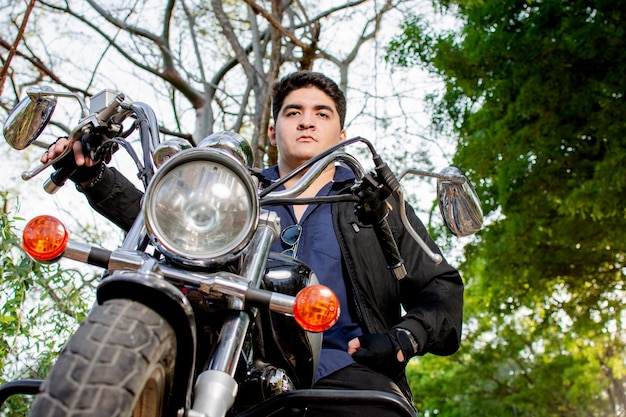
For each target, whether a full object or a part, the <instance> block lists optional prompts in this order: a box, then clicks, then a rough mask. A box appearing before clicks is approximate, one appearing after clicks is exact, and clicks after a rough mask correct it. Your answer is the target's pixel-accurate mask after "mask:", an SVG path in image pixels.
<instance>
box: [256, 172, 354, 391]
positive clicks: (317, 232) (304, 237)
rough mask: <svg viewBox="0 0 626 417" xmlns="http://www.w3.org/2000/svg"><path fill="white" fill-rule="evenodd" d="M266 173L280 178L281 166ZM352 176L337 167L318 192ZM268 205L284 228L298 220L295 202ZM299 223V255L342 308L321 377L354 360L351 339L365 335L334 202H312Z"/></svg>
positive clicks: (278, 247)
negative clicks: (353, 302)
mask: <svg viewBox="0 0 626 417" xmlns="http://www.w3.org/2000/svg"><path fill="white" fill-rule="evenodd" d="M263 174H264V175H265V177H266V178H267V179H269V180H272V181H276V180H277V179H279V174H278V167H272V168H268V169H266V170H264V171H263ZM351 178H354V176H353V174H352V172H351V171H350V170H348V169H346V168H342V167H337V168H336V170H335V175H334V178H333V181H331V182H329V183H328V184H326V185H325V186H324V187H322V189H321V190H320V191H319V192H318V193H317V195H318V196H328V195H336V194H338V193H339V191H340V190H339V189H336V188H333V184H334V183H335V182H339V181H345V180H349V179H351ZM268 209H269V210H272V211H275V212H276V213H277V214H278V216H279V217H280V223H281V228H282V229H285V228H286V227H288V226H291V225H293V224H295V223H297V221H296V217H295V214H294V211H293V207H292V206H271V207H268ZM299 224H300V226H301V227H302V234H301V236H300V240H299V241H298V246H297V252H296V254H295V256H296V257H297V258H298V259H300V260H301V261H303V262H304V263H306V264H307V265H308V266H309V267H310V268H311V269H312V270H313V272H315V275H316V276H317V278H318V280H319V282H320V284H323V285H326V286H327V287H329V288H330V289H332V290H333V291H334V292H335V294H336V295H337V297H338V298H339V304H340V309H341V314H340V316H339V319H338V320H337V323H335V325H334V326H333V327H331V328H330V329H328V330H327V331H325V332H324V340H323V343H322V352H321V355H320V362H319V365H318V368H317V373H316V377H315V380H316V381H317V380H319V379H321V378H323V377H325V376H327V375H330V374H331V373H333V372H335V371H338V370H339V369H342V368H344V367H345V366H348V365H350V364H352V363H354V360H353V359H352V356H351V355H349V354H348V352H347V350H348V341H350V340H351V339H353V338H355V337H358V336H361V335H362V334H363V331H362V330H361V328H360V327H359V325H358V323H357V322H356V321H355V320H354V319H353V317H352V316H351V308H350V306H349V304H348V289H347V288H346V277H345V276H344V270H343V266H342V260H341V250H340V248H339V243H338V242H337V237H336V236H335V230H334V228H333V221H332V212H331V204H315V205H313V204H312V205H309V206H308V207H307V209H306V211H305V212H304V214H303V215H302V218H301V219H300V223H299ZM288 248H289V247H288V246H287V245H285V244H284V243H283V242H282V241H281V240H280V239H278V240H277V241H276V242H274V244H273V246H272V250H274V251H276V252H282V251H283V250H285V249H288Z"/></svg>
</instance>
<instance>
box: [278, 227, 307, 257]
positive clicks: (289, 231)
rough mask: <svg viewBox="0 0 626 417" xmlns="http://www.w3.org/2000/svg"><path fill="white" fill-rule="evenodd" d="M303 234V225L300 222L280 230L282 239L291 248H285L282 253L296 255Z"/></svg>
mask: <svg viewBox="0 0 626 417" xmlns="http://www.w3.org/2000/svg"><path fill="white" fill-rule="evenodd" d="M300 236H302V226H300V225H299V224H292V225H291V226H287V227H285V228H284V229H283V231H282V232H280V240H281V241H282V242H283V243H284V244H285V245H287V246H289V248H287V249H285V250H284V251H283V252H282V253H284V254H285V255H287V256H296V253H297V252H298V242H299V241H300Z"/></svg>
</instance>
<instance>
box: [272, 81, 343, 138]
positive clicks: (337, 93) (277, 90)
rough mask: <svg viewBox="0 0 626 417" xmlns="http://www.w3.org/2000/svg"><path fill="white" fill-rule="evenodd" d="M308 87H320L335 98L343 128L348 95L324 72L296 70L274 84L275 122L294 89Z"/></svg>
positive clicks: (273, 114) (273, 109) (273, 106)
mask: <svg viewBox="0 0 626 417" xmlns="http://www.w3.org/2000/svg"><path fill="white" fill-rule="evenodd" d="M307 87H316V88H319V89H320V90H322V91H323V92H324V93H326V94H327V95H328V96H329V97H330V98H331V99H332V100H333V102H334V103H335V107H337V113H339V124H340V126H341V128H342V129H343V125H344V123H345V121H346V96H345V95H344V94H343V91H341V90H340V89H339V86H338V85H337V83H335V82H334V81H333V80H331V79H330V78H328V77H327V76H325V75H324V74H321V73H319V72H312V71H298V72H294V73H291V74H289V75H286V76H285V77H283V78H282V79H281V80H280V81H277V82H276V83H274V85H273V86H272V116H273V117H274V122H276V119H277V118H278V113H279V112H280V109H281V108H282V107H283V103H284V101H285V97H287V96H288V95H289V93H291V92H292V91H294V90H299V89H300V88H307Z"/></svg>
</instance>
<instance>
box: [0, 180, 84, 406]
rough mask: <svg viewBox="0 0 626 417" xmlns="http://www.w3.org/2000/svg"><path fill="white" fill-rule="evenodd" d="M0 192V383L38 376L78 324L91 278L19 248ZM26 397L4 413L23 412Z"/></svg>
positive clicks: (5, 195)
mask: <svg viewBox="0 0 626 417" xmlns="http://www.w3.org/2000/svg"><path fill="white" fill-rule="evenodd" d="M8 201H9V193H7V192H2V193H0V202H2V206H3V207H4V210H3V211H2V212H0V258H1V263H0V335H1V337H0V369H1V373H0V383H1V384H4V383H6V382H8V381H11V380H15V379H31V378H32V379H43V378H44V377H45V374H46V372H47V370H48V369H49V367H50V365H51V364H52V362H53V361H54V359H55V358H56V356H57V354H58V353H59V351H60V350H61V348H62V346H63V344H64V342H65V341H66V340H67V339H68V337H69V336H70V334H71V333H72V332H73V330H74V329H75V328H76V327H77V325H78V323H80V321H82V319H83V318H84V317H85V315H86V314H87V311H88V308H89V306H90V305H91V302H90V300H91V294H93V285H92V282H91V281H92V278H90V279H88V275H87V274H85V273H83V272H79V271H76V270H71V269H66V268H63V269H62V268H61V266H59V265H58V264H53V265H45V264H40V263H37V262H34V261H33V260H31V259H30V258H29V257H28V256H27V255H26V253H24V252H23V250H22V249H21V246H20V245H21V240H20V238H19V236H18V230H17V227H16V222H19V221H22V220H23V219H21V218H19V217H15V215H12V213H11V212H10V211H9V209H8V208H7V207H8V206H9V204H8ZM29 402H30V399H29V398H20V397H19V396H14V397H12V398H10V399H9V400H8V401H7V402H6V403H5V405H4V407H3V410H2V411H3V412H4V413H5V414H3V415H6V416H23V415H25V414H26V413H25V410H26V408H27V406H28V404H29Z"/></svg>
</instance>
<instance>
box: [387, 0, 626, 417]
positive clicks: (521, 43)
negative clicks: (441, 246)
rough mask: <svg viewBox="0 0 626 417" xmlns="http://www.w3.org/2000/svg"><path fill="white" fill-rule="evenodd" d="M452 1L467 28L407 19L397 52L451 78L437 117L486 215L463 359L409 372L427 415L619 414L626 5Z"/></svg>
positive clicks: (625, 222) (472, 248)
mask: <svg viewBox="0 0 626 417" xmlns="http://www.w3.org/2000/svg"><path fill="white" fill-rule="evenodd" d="M443 6H445V7H452V6H454V7H455V9H454V10H456V12H457V13H458V17H459V19H460V21H461V22H463V24H462V25H461V27H460V30H459V31H458V32H449V33H439V34H437V33H434V31H433V30H432V29H431V28H430V27H427V26H426V25H425V24H424V23H423V22H422V19H421V18H420V17H419V16H414V17H409V18H407V20H406V22H405V24H404V26H403V27H402V28H401V29H402V33H401V34H399V35H398V36H397V37H396V38H395V39H394V41H393V42H392V43H391V44H390V47H389V50H388V59H389V61H390V62H393V63H395V64H398V65H417V64H418V63H421V64H424V65H426V66H427V67H428V68H430V70H431V71H433V72H434V73H436V74H438V75H439V76H441V77H442V79H443V80H444V82H445V90H444V91H441V92H434V93H433V95H432V104H433V108H434V109H435V111H434V117H433V121H434V123H435V126H436V127H437V128H438V129H439V130H440V131H441V132H445V131H446V129H448V131H450V130H452V131H454V132H456V133H457V134H458V136H459V137H460V140H459V144H458V149H457V153H456V156H455V164H456V165H457V166H459V167H461V168H462V169H464V170H465V171H467V172H468V173H469V174H470V176H471V178H472V179H473V181H474V183H475V184H477V191H478V192H479V195H480V197H481V200H482V201H483V203H484V207H483V208H484V210H485V213H487V215H488V219H489V222H488V225H487V227H486V228H485V230H484V231H482V232H481V234H480V239H478V240H477V241H475V242H474V243H472V244H470V245H468V246H467V248H466V253H465V259H467V261H466V263H465V264H464V265H463V273H464V276H465V279H466V282H467V308H466V318H467V320H466V322H467V325H466V332H465V347H464V348H463V350H462V353H459V354H458V355H457V356H455V357H452V358H450V361H449V362H446V363H445V364H444V363H442V362H441V358H423V359H422V360H420V362H419V370H415V369H414V370H413V371H414V372H415V373H414V380H413V383H414V388H415V392H416V393H418V394H417V397H418V398H422V397H421V395H422V393H423V394H424V399H423V400H422V402H421V403H422V405H423V406H424V408H422V409H423V410H425V411H426V412H427V413H431V414H432V413H434V411H433V410H445V411H441V413H442V414H443V415H446V416H449V415H459V416H460V415H474V416H482V415H484V416H493V415H517V416H578V415H580V416H583V415H584V416H605V415H623V414H624V413H626V396H625V395H624V391H625V388H626V379H625V372H624V367H625V363H626V351H625V349H624V344H625V343H626V340H625V339H624V337H623V334H624V324H623V319H624V317H625V315H626V314H625V311H624V303H623V301H622V300H623V297H624V278H625V276H626V266H625V265H624V256H625V254H626V239H624V237H623V234H624V231H625V230H626V205H624V203H623V202H624V200H625V198H626V175H625V174H626V169H625V168H624V165H623V161H625V160H626V135H624V131H626V119H625V118H624V116H623V115H624V114H626V103H625V101H624V93H625V92H626V54H624V48H625V47H626V2H625V1H623V0H618V1H610V2H609V1H604V0H596V1H562V0H548V1H542V2H535V1H517V0H504V1H500V0H498V1H496V0H486V1H482V2H443ZM448 10H452V9H451V8H450V9H448ZM431 384H432V385H431ZM429 387H436V389H432V388H429ZM437 391H439V392H440V393H439V394H437Z"/></svg>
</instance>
